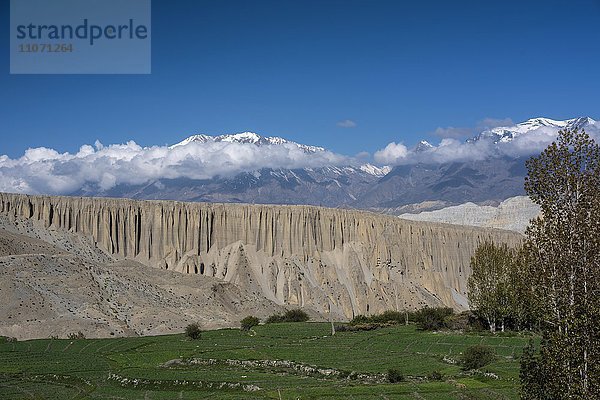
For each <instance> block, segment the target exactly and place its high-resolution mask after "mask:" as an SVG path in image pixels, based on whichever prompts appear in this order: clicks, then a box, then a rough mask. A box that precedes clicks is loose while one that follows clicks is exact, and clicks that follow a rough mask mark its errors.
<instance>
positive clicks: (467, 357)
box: [462, 344, 495, 370]
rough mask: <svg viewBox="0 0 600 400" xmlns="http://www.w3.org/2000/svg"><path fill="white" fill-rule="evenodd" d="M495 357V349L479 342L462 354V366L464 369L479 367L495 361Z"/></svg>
mask: <svg viewBox="0 0 600 400" xmlns="http://www.w3.org/2000/svg"><path fill="white" fill-rule="evenodd" d="M494 357H495V352H494V349H492V348H491V347H489V346H484V345H481V344H478V345H475V346H471V347H468V348H467V350H465V352H464V353H463V355H462V366H463V369H464V370H471V369H478V368H481V367H483V366H485V365H488V364H489V363H491V362H492V361H494Z"/></svg>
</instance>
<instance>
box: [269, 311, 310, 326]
mask: <svg viewBox="0 0 600 400" xmlns="http://www.w3.org/2000/svg"><path fill="white" fill-rule="evenodd" d="M309 319H310V317H309V316H308V314H307V313H306V312H304V311H302V310H301V309H299V308H296V309H294V310H288V311H286V312H285V314H283V315H281V314H273V315H271V316H270V317H269V318H267V320H266V321H265V323H267V324H273V323H277V322H306V321H308V320H309Z"/></svg>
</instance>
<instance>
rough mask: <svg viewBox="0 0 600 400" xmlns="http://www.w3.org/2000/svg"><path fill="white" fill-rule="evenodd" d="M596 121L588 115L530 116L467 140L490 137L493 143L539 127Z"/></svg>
mask: <svg viewBox="0 0 600 400" xmlns="http://www.w3.org/2000/svg"><path fill="white" fill-rule="evenodd" d="M596 124H597V122H596V121H595V120H593V119H592V118H590V117H580V118H572V119H567V120H563V121H561V120H554V119H550V118H543V117H538V118H531V119H528V120H527V121H523V122H520V123H518V124H516V125H513V126H499V127H496V128H492V129H488V130H485V131H483V132H481V133H480V134H479V135H478V136H476V137H475V138H473V139H470V140H469V141H477V140H481V139H491V140H493V141H494V143H506V142H510V141H511V140H513V139H515V138H516V137H518V136H521V135H523V134H526V133H528V132H531V131H534V130H537V129H541V128H551V129H556V130H557V131H558V130H560V129H565V128H568V129H574V128H578V129H582V128H585V127H586V126H588V125H596Z"/></svg>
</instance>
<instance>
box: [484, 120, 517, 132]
mask: <svg viewBox="0 0 600 400" xmlns="http://www.w3.org/2000/svg"><path fill="white" fill-rule="evenodd" d="M514 124H515V123H514V122H513V120H512V119H510V118H484V119H482V120H481V121H479V122H478V123H477V130H478V131H484V130H486V129H493V128H497V127H499V126H513V125H514Z"/></svg>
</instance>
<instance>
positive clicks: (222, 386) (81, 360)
mask: <svg viewBox="0 0 600 400" xmlns="http://www.w3.org/2000/svg"><path fill="white" fill-rule="evenodd" d="M329 335H330V326H329V324H326V323H282V324H269V325H262V326H258V327H255V328H254V330H253V331H252V332H250V333H247V332H241V331H239V330H235V329H224V330H216V331H208V332H204V333H203V334H202V337H201V339H199V340H197V341H190V340H187V339H186V338H185V337H184V336H183V335H170V336H154V337H136V338H116V339H79V340H66V339H53V340H52V339H44V340H31V341H23V342H10V343H2V344H0V398H2V399H38V398H39V399H84V398H85V399H202V398H215V399H280V398H281V399H298V398H300V399H322V398H330V399H334V398H339V399H431V400H433V399H440V400H442V399H495V400H496V399H516V398H518V395H517V393H518V370H519V363H518V360H515V357H518V355H519V354H520V353H521V349H522V347H523V346H524V345H525V344H526V341H527V339H526V338H523V337H509V336H490V335H485V334H483V335H476V334H472V335H460V334H454V333H429V332H419V331H417V330H416V328H415V327H413V326H395V327H387V328H382V329H378V330H375V331H369V332H338V333H337V334H336V335H335V336H333V337H332V336H329ZM479 343H481V344H486V345H489V346H492V347H493V348H494V349H495V351H496V354H497V355H498V357H497V359H496V361H495V362H494V363H492V364H490V365H488V366H486V367H484V368H483V371H482V372H481V373H466V372H463V371H462V370H461V369H460V367H459V366H457V365H455V364H452V363H451V362H449V360H450V361H451V360H453V359H457V358H458V357H459V354H460V353H461V352H462V351H464V349H465V348H466V347H468V346H470V345H474V344H479ZM444 358H445V359H446V360H444ZM173 359H183V360H185V361H184V362H183V363H181V364H180V365H174V366H169V367H165V366H162V365H161V364H164V363H165V362H167V361H169V360H173ZM208 360H212V361H208ZM236 360H259V361H257V362H254V363H241V362H239V361H236ZM268 360H287V361H293V362H294V363H293V364H292V363H284V362H280V363H273V362H269V361H268ZM310 366H316V367H320V368H327V369H329V372H327V371H325V372H323V371H320V372H316V371H315V370H314V369H312V368H310ZM389 368H395V369H397V370H399V371H400V372H401V373H402V374H403V375H404V381H403V382H400V383H395V384H391V383H387V382H384V383H382V382H378V381H377V380H378V379H381V378H382V377H384V376H385V373H386V372H387V370H388V369H389ZM331 371H334V372H333V373H331ZM434 371H437V372H440V373H442V374H443V378H442V380H434V379H433V378H432V377H431V376H430V375H431V373H433V372H434ZM483 372H490V373H493V374H496V375H497V377H498V379H496V378H494V377H491V376H489V375H488V376H486V375H484V373H483ZM256 387H258V388H260V389H258V390H256ZM251 389H254V391H252V390H251Z"/></svg>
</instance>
